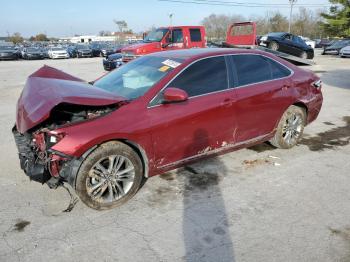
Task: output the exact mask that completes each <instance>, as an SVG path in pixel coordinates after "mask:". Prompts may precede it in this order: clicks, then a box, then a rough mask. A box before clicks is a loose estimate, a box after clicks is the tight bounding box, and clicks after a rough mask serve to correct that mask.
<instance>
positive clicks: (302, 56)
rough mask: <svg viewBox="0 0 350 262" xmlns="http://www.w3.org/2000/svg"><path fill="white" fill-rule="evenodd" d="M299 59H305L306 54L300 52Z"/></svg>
mask: <svg viewBox="0 0 350 262" xmlns="http://www.w3.org/2000/svg"><path fill="white" fill-rule="evenodd" d="M300 58H303V59H307V53H306V52H305V51H303V52H301V54H300Z"/></svg>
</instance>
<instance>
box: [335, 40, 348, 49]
mask: <svg viewBox="0 0 350 262" xmlns="http://www.w3.org/2000/svg"><path fill="white" fill-rule="evenodd" d="M349 43H350V40H341V41H338V42H335V43H334V44H332V47H336V48H337V47H343V46H346V45H348V44H349Z"/></svg>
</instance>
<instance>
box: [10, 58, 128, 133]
mask: <svg viewBox="0 0 350 262" xmlns="http://www.w3.org/2000/svg"><path fill="white" fill-rule="evenodd" d="M123 100H125V98H123V97H119V96H116V95H114V94H112V93H109V92H107V91H104V90H102V89H99V88H97V87H94V86H92V85H90V84H88V83H86V82H84V81H83V80H81V79H79V78H76V77H74V76H71V75H69V74H66V73H64V72H62V71H60V70H58V69H55V68H52V67H49V66H46V65H45V66H43V67H42V68H40V69H39V70H38V71H36V72H35V73H33V74H32V75H30V76H29V77H28V79H27V82H26V84H25V86H24V88H23V91H22V93H21V95H20V97H19V99H18V102H17V112H16V115H17V117H16V126H17V129H18V131H19V132H20V133H24V132H26V131H27V130H28V129H31V128H33V127H35V126H36V125H38V124H40V123H41V122H43V121H45V120H46V119H48V118H49V116H50V112H51V110H52V109H53V108H54V107H55V106H57V105H59V104H61V103H69V104H75V105H87V106H107V105H112V104H116V103H118V102H121V101H123Z"/></svg>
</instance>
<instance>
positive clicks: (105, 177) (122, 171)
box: [86, 155, 135, 203]
mask: <svg viewBox="0 0 350 262" xmlns="http://www.w3.org/2000/svg"><path fill="white" fill-rule="evenodd" d="M134 178H135V167H134V166H133V164H132V162H131V161H130V159H128V158H127V157H125V156H121V155H111V156H108V157H104V158H102V159H100V160H99V161H97V162H96V163H95V164H94V165H93V167H92V168H91V169H90V171H89V173H88V176H87V178H86V191H87V193H88V195H89V196H90V197H91V199H93V200H94V201H97V202H100V203H111V202H114V201H116V200H119V199H120V198H122V197H123V196H124V195H126V194H127V193H128V192H129V190H130V189H131V187H132V185H133V183H134Z"/></svg>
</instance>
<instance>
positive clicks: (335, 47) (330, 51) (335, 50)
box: [322, 39, 350, 55]
mask: <svg viewBox="0 0 350 262" xmlns="http://www.w3.org/2000/svg"><path fill="white" fill-rule="evenodd" d="M348 45H350V39H343V40H340V41H337V42H335V43H334V44H332V45H330V46H327V47H325V48H324V49H323V52H322V55H339V51H340V49H342V48H343V47H346V46H348Z"/></svg>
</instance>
